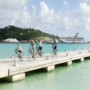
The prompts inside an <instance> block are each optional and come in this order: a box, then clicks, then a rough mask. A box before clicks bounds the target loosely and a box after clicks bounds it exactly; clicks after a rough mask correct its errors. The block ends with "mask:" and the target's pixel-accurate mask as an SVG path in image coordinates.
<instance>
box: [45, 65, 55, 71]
mask: <svg viewBox="0 0 90 90" xmlns="http://www.w3.org/2000/svg"><path fill="white" fill-rule="evenodd" d="M54 69H55V66H49V67H46V68H45V71H48V72H49V71H52V70H54Z"/></svg>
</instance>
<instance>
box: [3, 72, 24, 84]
mask: <svg viewBox="0 0 90 90" xmlns="http://www.w3.org/2000/svg"><path fill="white" fill-rule="evenodd" d="M5 79H6V80H7V81H10V82H16V81H20V80H23V79H25V73H22V74H18V75H13V76H9V77H7V78H5Z"/></svg>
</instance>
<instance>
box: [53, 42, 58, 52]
mask: <svg viewBox="0 0 90 90" xmlns="http://www.w3.org/2000/svg"><path fill="white" fill-rule="evenodd" d="M52 48H53V52H54V51H57V43H56V41H55V40H54V43H53V44H52Z"/></svg>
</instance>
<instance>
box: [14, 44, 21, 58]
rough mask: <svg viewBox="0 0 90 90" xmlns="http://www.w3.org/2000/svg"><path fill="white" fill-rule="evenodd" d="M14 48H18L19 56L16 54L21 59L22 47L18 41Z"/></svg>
mask: <svg viewBox="0 0 90 90" xmlns="http://www.w3.org/2000/svg"><path fill="white" fill-rule="evenodd" d="M15 50H18V51H17V53H20V56H19V54H18V56H19V58H20V59H22V48H21V46H20V44H19V43H18V45H17V47H16V49H15Z"/></svg>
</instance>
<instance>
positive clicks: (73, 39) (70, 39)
mask: <svg viewBox="0 0 90 90" xmlns="http://www.w3.org/2000/svg"><path fill="white" fill-rule="evenodd" d="M78 34H79V33H76V35H75V36H74V37H71V36H63V37H61V38H60V43H85V39H84V38H83V37H78Z"/></svg>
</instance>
